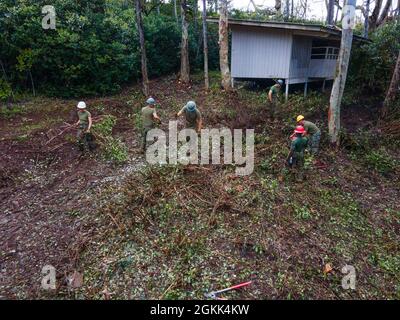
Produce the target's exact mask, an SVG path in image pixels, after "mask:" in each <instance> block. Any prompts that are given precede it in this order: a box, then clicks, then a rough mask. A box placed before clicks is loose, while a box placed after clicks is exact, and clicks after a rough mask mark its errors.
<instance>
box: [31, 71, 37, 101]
mask: <svg viewBox="0 0 400 320" xmlns="http://www.w3.org/2000/svg"><path fill="white" fill-rule="evenodd" d="M29 78H30V79H31V84H32V92H33V96H34V97H36V90H35V83H34V82H33V77H32V72H31V70H29Z"/></svg>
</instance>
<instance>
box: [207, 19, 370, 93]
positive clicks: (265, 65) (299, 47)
mask: <svg viewBox="0 0 400 320" xmlns="http://www.w3.org/2000/svg"><path fill="white" fill-rule="evenodd" d="M208 21H209V22H212V23H218V19H215V18H209V19H208ZM229 28H230V30H231V33H232V44H231V76H232V81H233V84H234V82H235V80H236V79H237V80H240V79H241V80H244V79H246V80H249V79H283V80H284V81H285V87H286V97H287V96H288V93H289V86H290V85H291V84H296V83H304V84H305V85H304V92H305V94H306V93H307V84H308V82H310V81H322V82H323V86H325V80H332V79H333V78H334V75H335V69H336V61H337V59H338V54H339V48H340V40H341V30H340V29H338V28H335V27H327V26H322V25H316V24H300V23H289V22H271V21H252V20H235V19H229ZM354 39H355V40H359V41H364V40H366V39H364V38H362V37H359V36H354Z"/></svg>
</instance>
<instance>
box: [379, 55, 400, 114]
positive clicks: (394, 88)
mask: <svg viewBox="0 0 400 320" xmlns="http://www.w3.org/2000/svg"><path fill="white" fill-rule="evenodd" d="M399 87H400V51H399V55H398V57H397V62H396V66H395V67H394V70H393V76H392V81H390V85H389V89H388V91H387V93H386V97H385V101H384V103H383V109H382V118H385V117H386V116H387V115H388V113H389V105H390V104H391V103H393V101H394V100H395V99H396V95H397V93H398V92H399Z"/></svg>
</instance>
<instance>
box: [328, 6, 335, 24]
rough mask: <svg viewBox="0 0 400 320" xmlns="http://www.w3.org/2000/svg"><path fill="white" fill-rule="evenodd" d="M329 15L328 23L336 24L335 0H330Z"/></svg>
mask: <svg viewBox="0 0 400 320" xmlns="http://www.w3.org/2000/svg"><path fill="white" fill-rule="evenodd" d="M327 9H328V15H327V17H326V24H327V25H329V26H332V25H333V24H334V12H335V0H328V6H327Z"/></svg>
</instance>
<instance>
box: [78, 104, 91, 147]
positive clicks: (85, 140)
mask: <svg viewBox="0 0 400 320" xmlns="http://www.w3.org/2000/svg"><path fill="white" fill-rule="evenodd" d="M89 117H91V115H90V112H89V111H87V110H83V111H78V118H79V125H78V132H77V134H76V138H77V143H78V147H79V150H81V151H83V150H85V148H86V149H89V150H93V149H94V145H93V137H92V135H91V134H90V133H89V132H86V131H87V129H88V127H89Z"/></svg>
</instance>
